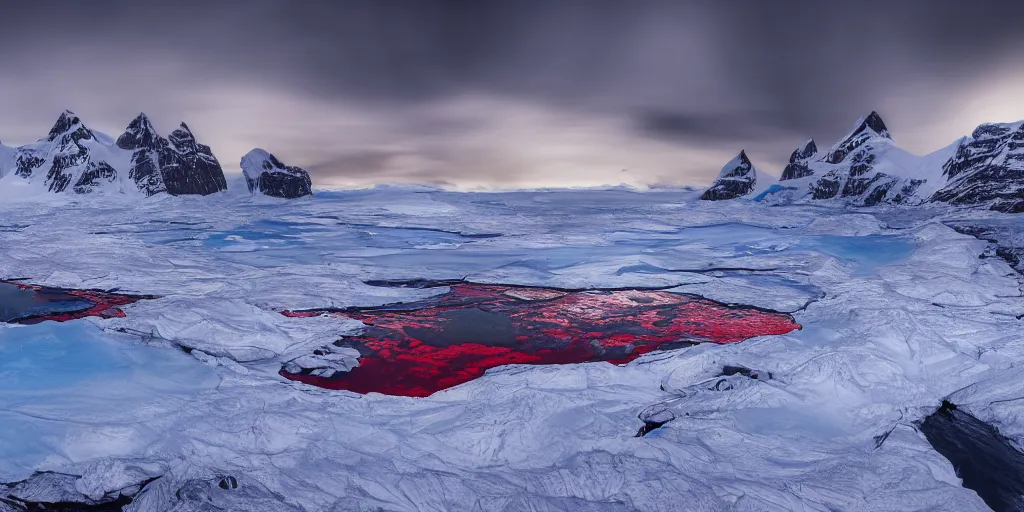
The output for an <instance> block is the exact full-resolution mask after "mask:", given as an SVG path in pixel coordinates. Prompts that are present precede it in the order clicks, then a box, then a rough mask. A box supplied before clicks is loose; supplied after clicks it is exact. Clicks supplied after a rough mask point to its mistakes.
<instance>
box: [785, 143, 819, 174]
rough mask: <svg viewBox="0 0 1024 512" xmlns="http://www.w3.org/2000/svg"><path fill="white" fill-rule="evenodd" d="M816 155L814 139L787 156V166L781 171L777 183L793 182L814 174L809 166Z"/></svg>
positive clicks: (816, 147)
mask: <svg viewBox="0 0 1024 512" xmlns="http://www.w3.org/2000/svg"><path fill="white" fill-rule="evenodd" d="M817 155H818V146H817V145H816V144H815V143H814V139H811V140H808V141H807V142H805V143H804V145H803V146H800V147H799V148H797V150H796V151H793V154H792V155H790V156H789V164H788V165H786V168H785V169H783V170H782V177H780V178H779V181H788V180H795V179H799V178H803V177H805V176H810V175H812V174H814V171H813V170H812V169H811V168H810V166H809V164H810V163H811V160H813V159H814V157H815V156H817Z"/></svg>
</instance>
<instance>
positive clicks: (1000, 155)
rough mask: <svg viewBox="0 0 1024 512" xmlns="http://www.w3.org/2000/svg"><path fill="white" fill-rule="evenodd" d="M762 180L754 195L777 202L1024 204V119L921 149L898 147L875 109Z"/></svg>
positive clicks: (1020, 207) (1011, 208) (1015, 207)
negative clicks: (826, 144)
mask: <svg viewBox="0 0 1024 512" xmlns="http://www.w3.org/2000/svg"><path fill="white" fill-rule="evenodd" d="M762 176H764V175H763V174H762ZM716 184H717V182H716ZM714 186H715V185H712V187H714ZM758 188H761V189H764V190H765V192H764V193H763V194H760V195H758V196H756V197H755V199H756V200H765V201H767V202H769V203H772V204H787V203H792V202H811V201H820V200H833V201H839V202H842V203H844V204H850V205H855V206H872V205H877V204H920V203H924V202H929V201H939V202H949V203H952V204H955V205H967V206H985V205H987V206H990V207H991V208H993V209H996V210H1001V211H1008V212H1017V211H1024V122H1018V123H1010V124H985V125H982V126H980V127H978V129H976V130H975V132H974V134H973V135H972V136H971V137H964V138H962V139H959V140H957V141H954V142H953V144H951V145H949V146H947V147H945V148H942V149H939V150H937V151H934V152H932V153H929V154H927V155H923V156H918V155H914V154H911V153H909V152H907V151H904V150H902V149H900V148H899V147H897V146H896V144H895V143H894V141H893V139H892V137H891V135H890V133H889V130H888V128H887V127H886V126H885V122H884V121H883V120H882V118H881V116H880V115H878V113H877V112H871V114H869V115H868V116H866V117H863V118H861V119H858V121H857V123H855V125H854V127H853V129H851V130H850V132H849V133H848V134H847V135H846V136H844V137H843V138H841V139H840V140H839V141H838V142H836V144H835V145H833V146H832V148H831V149H830V150H829V151H828V152H827V153H825V154H823V155H822V154H820V153H819V152H818V151H817V145H816V144H815V142H814V140H813V139H812V140H809V141H808V142H806V143H805V144H804V145H803V146H801V147H800V148H798V149H797V150H796V151H794V152H793V153H792V155H791V156H790V161H789V164H787V165H786V167H785V169H784V170H783V172H782V176H781V177H780V179H779V180H778V182H775V183H763V184H761V185H760V186H759V187H758ZM709 190H710V189H709Z"/></svg>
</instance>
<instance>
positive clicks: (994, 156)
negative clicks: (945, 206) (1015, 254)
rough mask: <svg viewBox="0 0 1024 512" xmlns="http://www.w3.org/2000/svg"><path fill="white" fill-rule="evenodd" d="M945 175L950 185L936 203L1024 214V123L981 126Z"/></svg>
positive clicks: (946, 166)
mask: <svg viewBox="0 0 1024 512" xmlns="http://www.w3.org/2000/svg"><path fill="white" fill-rule="evenodd" d="M942 171H943V175H945V176H946V178H947V179H948V180H949V181H948V183H947V184H946V186H945V187H943V188H942V189H941V190H939V191H938V192H936V193H935V195H934V196H932V200H934V201H940V202H946V203H951V204H954V205H971V206H976V205H988V206H989V207H990V208H991V209H993V210H998V211H1002V212H1007V213H1020V212H1024V122H1018V123H1013V124H983V125H981V126H979V127H978V128H977V129H976V130H974V133H973V134H971V137H970V138H967V139H965V140H963V141H962V142H961V143H960V146H959V147H958V148H957V151H956V154H954V155H953V157H952V158H950V159H949V160H948V161H947V162H946V163H945V164H944V165H943V166H942Z"/></svg>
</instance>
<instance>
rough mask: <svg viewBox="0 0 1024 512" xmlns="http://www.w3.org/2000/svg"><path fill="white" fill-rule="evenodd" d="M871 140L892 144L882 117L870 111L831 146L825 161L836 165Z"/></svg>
mask: <svg viewBox="0 0 1024 512" xmlns="http://www.w3.org/2000/svg"><path fill="white" fill-rule="evenodd" d="M871 140H875V141H878V142H887V143H891V142H892V137H891V136H889V129H888V128H886V127H885V122H884V121H882V116H880V115H878V112H875V111H872V112H871V113H870V114H868V116H867V117H862V118H860V119H858V120H857V122H856V123H855V124H854V127H853V129H852V130H850V133H848V134H846V136H845V137H843V138H842V139H839V142H837V143H836V144H835V145H834V146H832V149H831V150H830V151H829V152H828V156H826V158H825V161H826V162H828V163H830V164H838V163H840V162H842V161H843V160H844V159H846V157H847V155H849V154H850V153H853V151H854V150H856V149H857V148H859V147H861V146H863V145H864V144H865V143H866V142H868V141H871Z"/></svg>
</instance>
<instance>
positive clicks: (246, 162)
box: [241, 148, 313, 199]
mask: <svg viewBox="0 0 1024 512" xmlns="http://www.w3.org/2000/svg"><path fill="white" fill-rule="evenodd" d="M241 166H242V172H243V173H244V174H245V182H246V184H247V185H248V186H249V192H251V193H253V194H255V193H260V194H263V195H267V196H272V197H282V198H286V199H293V198H296V197H302V196H308V195H311V194H312V193H313V189H312V186H313V182H312V181H311V180H310V179H309V173H307V172H306V171H305V170H303V169H301V168H299V167H295V166H289V165H285V164H284V163H282V162H281V161H280V160H278V159H277V158H276V157H274V155H272V154H270V153H268V152H266V151H264V150H262V149H259V148H256V149H254V150H252V151H250V152H248V153H246V155H245V156H243V157H242V162H241Z"/></svg>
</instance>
